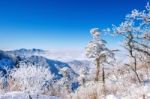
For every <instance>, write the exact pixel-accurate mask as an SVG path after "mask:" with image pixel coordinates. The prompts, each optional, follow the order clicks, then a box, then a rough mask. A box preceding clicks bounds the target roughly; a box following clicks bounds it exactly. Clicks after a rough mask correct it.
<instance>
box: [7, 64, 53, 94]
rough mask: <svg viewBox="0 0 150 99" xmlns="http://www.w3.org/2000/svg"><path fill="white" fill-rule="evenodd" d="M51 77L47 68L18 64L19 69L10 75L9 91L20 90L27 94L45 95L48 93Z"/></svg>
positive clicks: (15, 69)
mask: <svg viewBox="0 0 150 99" xmlns="http://www.w3.org/2000/svg"><path fill="white" fill-rule="evenodd" d="M52 78H53V75H52V74H51V72H50V71H49V69H48V68H45V67H42V66H38V65H32V64H28V65H27V64H20V65H19V68H14V69H13V70H12V72H11V73H10V81H9V83H10V87H11V90H21V91H26V92H29V93H32V92H33V93H38V94H41V93H45V92H46V91H49V88H50V84H51V83H52Z"/></svg>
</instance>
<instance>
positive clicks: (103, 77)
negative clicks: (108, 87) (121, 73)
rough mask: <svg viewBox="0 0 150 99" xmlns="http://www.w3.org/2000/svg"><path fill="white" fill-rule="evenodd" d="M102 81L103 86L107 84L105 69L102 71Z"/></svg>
mask: <svg viewBox="0 0 150 99" xmlns="http://www.w3.org/2000/svg"><path fill="white" fill-rule="evenodd" d="M102 81H103V84H105V70H104V67H103V69H102Z"/></svg>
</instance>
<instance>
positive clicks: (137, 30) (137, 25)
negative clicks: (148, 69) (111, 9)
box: [113, 3, 150, 83]
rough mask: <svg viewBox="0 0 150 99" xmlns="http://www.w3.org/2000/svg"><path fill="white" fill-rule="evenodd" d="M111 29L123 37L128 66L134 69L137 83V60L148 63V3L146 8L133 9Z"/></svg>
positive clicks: (149, 23) (149, 47)
mask: <svg viewBox="0 0 150 99" xmlns="http://www.w3.org/2000/svg"><path fill="white" fill-rule="evenodd" d="M113 30H114V31H115V33H117V34H119V35H120V36H122V37H123V38H124V44H123V46H124V48H125V49H126V50H127V51H128V56H130V58H131V59H132V62H133V63H132V65H130V64H126V65H127V66H130V67H131V69H132V70H133V71H134V73H135V75H136V77H137V79H138V81H139V83H141V79H140V77H139V74H138V73H137V66H138V62H139V61H140V63H141V62H142V63H144V62H145V61H146V62H147V63H148V64H149V63H150V61H148V60H150V5H149V3H147V5H146V10H143V11H138V10H136V9H135V10H133V11H132V12H131V14H128V15H127V16H126V18H125V21H124V22H122V23H121V24H120V26H118V27H116V26H114V28H113Z"/></svg>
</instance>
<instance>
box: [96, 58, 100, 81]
mask: <svg viewBox="0 0 150 99" xmlns="http://www.w3.org/2000/svg"><path fill="white" fill-rule="evenodd" d="M96 67H97V69H96V76H95V81H99V72H100V61H99V58H97V59H96Z"/></svg>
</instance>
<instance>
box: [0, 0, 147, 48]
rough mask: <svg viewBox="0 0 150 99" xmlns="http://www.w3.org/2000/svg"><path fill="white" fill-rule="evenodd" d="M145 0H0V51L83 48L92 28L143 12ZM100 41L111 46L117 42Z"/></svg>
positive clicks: (106, 25) (109, 24) (108, 39)
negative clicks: (128, 14)
mask: <svg viewBox="0 0 150 99" xmlns="http://www.w3.org/2000/svg"><path fill="white" fill-rule="evenodd" d="M147 1H148V0H0V49H18V48H41V49H83V48H84V47H85V46H86V44H87V43H88V42H89V40H90V39H91V35H90V33H89V30H90V29H91V28H93V27H99V28H100V29H104V28H107V27H111V26H112V24H116V25H118V24H119V23H120V22H121V21H123V20H124V17H125V15H126V14H127V13H130V12H131V10H132V9H135V8H136V9H139V10H142V9H144V6H145V5H146V3H147ZM103 38H104V39H105V40H107V41H108V45H110V46H111V45H113V46H115V45H116V43H118V42H120V41H119V40H120V39H119V38H114V37H110V36H105V35H103ZM116 46H117V45H116Z"/></svg>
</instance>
